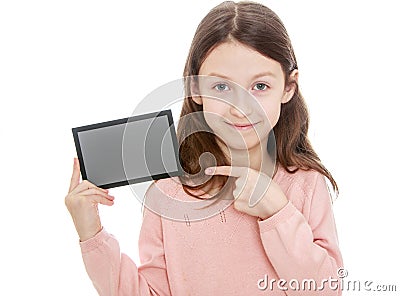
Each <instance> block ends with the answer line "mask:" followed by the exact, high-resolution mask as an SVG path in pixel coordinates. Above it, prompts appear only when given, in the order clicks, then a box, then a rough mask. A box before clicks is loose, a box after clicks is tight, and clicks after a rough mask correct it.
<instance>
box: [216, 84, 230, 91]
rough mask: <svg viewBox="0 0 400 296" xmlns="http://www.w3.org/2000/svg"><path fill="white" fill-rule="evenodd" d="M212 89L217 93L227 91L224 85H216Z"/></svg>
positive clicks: (226, 86) (227, 87)
mask: <svg viewBox="0 0 400 296" xmlns="http://www.w3.org/2000/svg"><path fill="white" fill-rule="evenodd" d="M214 88H215V89H216V90H218V91H226V90H229V86H228V85H226V84H225V83H218V84H217V85H216V86H214Z"/></svg>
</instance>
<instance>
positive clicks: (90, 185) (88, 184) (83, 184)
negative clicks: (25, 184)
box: [72, 180, 108, 194]
mask: <svg viewBox="0 0 400 296" xmlns="http://www.w3.org/2000/svg"><path fill="white" fill-rule="evenodd" d="M91 188H97V189H99V190H101V191H102V192H106V193H108V190H107V189H103V188H100V187H97V186H96V185H94V184H93V183H91V182H90V181H88V180H83V182H81V183H80V184H79V185H78V186H76V187H75V189H73V190H72V193H75V194H78V193H81V192H82V191H84V190H87V189H91Z"/></svg>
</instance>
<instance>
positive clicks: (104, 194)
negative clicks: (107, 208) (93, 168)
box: [79, 187, 114, 200]
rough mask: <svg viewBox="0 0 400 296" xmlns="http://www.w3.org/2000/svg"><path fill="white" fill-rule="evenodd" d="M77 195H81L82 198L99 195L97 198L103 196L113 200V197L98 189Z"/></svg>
mask: <svg viewBox="0 0 400 296" xmlns="http://www.w3.org/2000/svg"><path fill="white" fill-rule="evenodd" d="M79 194H80V195H83V196H89V195H99V196H103V197H105V198H107V199H109V200H114V196H112V195H109V194H107V193H106V192H104V191H102V190H100V188H98V187H93V188H89V189H86V190H84V191H82V192H80V193H79Z"/></svg>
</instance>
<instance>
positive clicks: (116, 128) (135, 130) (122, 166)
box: [73, 110, 181, 188]
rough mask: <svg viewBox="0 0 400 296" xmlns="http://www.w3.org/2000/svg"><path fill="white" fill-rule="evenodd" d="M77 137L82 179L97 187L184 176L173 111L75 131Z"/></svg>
mask: <svg viewBox="0 0 400 296" xmlns="http://www.w3.org/2000/svg"><path fill="white" fill-rule="evenodd" d="M73 134H74V139H75V145H76V148H77V152H78V158H79V162H80V164H81V172H82V177H83V179H87V180H89V181H90V182H92V183H94V184H96V185H97V186H100V187H103V188H111V187H116V186H122V185H127V184H129V183H137V182H143V181H148V180H151V179H160V178H167V177H171V176H177V175H179V174H180V173H181V169H180V165H179V161H178V151H177V140H176V133H175V128H174V125H173V120H172V114H171V111H170V110H164V111H161V112H157V113H151V114H144V115H139V116H135V117H130V118H125V119H119V120H114V121H109V122H104V123H98V124H94V125H89V126H84V127H79V128H74V129H73ZM82 166H83V169H82Z"/></svg>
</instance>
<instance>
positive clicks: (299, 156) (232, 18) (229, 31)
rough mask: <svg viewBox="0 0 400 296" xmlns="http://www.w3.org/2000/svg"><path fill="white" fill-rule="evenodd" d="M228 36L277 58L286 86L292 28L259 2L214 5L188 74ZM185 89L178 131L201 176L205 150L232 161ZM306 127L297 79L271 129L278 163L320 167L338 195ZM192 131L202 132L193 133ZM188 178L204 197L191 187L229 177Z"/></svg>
mask: <svg viewBox="0 0 400 296" xmlns="http://www.w3.org/2000/svg"><path fill="white" fill-rule="evenodd" d="M229 41H235V42H239V43H241V44H244V45H246V46H248V47H250V48H252V49H254V50H256V51H257V52H259V53H261V54H262V55H264V56H266V57H269V58H272V59H273V60H275V61H277V62H279V63H280V65H281V67H282V70H283V72H284V75H285V84H286V85H288V83H289V81H288V80H289V76H290V74H291V72H292V71H293V70H295V69H297V68H298V66H297V61H296V57H295V54H294V51H293V47H292V44H291V41H290V39H289V36H288V33H287V31H286V29H285V27H284V25H283V23H282V21H281V20H280V19H279V17H278V16H277V15H276V14H275V13H274V12H273V11H272V10H271V9H269V8H268V7H266V6H264V5H262V4H259V3H255V2H249V1H243V2H238V3H235V2H232V1H226V2H223V3H221V4H219V5H218V6H216V7H214V8H213V9H212V10H211V11H210V12H209V13H208V14H207V15H206V16H205V17H204V18H203V20H202V21H201V22H200V24H199V26H198V28H197V30H196V32H195V35H194V38H193V41H192V44H191V47H190V50H189V54H188V57H187V60H186V65H185V69H184V72H183V75H184V77H188V76H196V75H198V74H199V70H200V67H201V65H202V63H203V62H204V60H205V59H206V58H207V56H208V54H209V53H210V52H211V51H212V50H213V49H214V48H215V47H216V46H218V45H220V44H221V43H224V42H229ZM185 91H186V97H185V99H184V102H183V106H182V110H181V114H180V121H179V123H178V128H177V136H178V141H179V143H180V148H179V157H180V161H181V166H182V168H183V169H184V171H185V172H186V177H187V176H188V175H199V174H200V175H201V165H200V156H201V155H202V154H203V153H205V152H209V153H211V154H212V155H213V156H214V157H215V160H216V165H230V163H229V159H227V157H226V156H225V155H224V153H223V151H222V150H221V148H220V146H219V145H218V144H217V139H216V135H214V134H213V133H210V132H206V131H204V127H207V126H208V125H207V123H206V121H205V119H204V116H203V115H202V111H203V106H202V105H199V104H196V103H195V102H194V100H193V99H192V97H191V95H190V86H189V85H188V83H186V87H185ZM188 114H192V116H191V117H190V118H191V119H190V120H187V121H186V120H182V118H183V117H184V116H186V115H188ZM193 115H194V116H193ZM308 126H309V115H308V110H307V106H306V103H305V101H304V99H303V96H302V95H301V93H300V91H299V87H298V85H297V83H296V90H295V93H294V95H293V97H292V99H291V100H290V101H289V102H287V103H284V104H282V106H281V114H280V117H279V120H278V122H277V124H276V125H275V127H274V128H273V133H274V136H275V143H276V162H277V164H280V165H281V166H282V167H283V168H284V169H285V170H286V171H287V172H289V173H295V172H296V171H297V170H298V169H304V170H311V169H312V170H316V171H318V172H320V173H321V174H323V175H324V176H325V177H326V178H327V179H328V180H329V181H330V183H331V185H332V188H333V190H334V191H335V192H336V195H338V193H339V190H338V186H337V184H336V182H335V179H334V178H333V177H332V175H331V173H330V172H329V171H328V170H327V169H326V168H325V166H324V165H323V164H322V163H321V160H320V158H319V157H318V155H317V153H316V152H315V151H314V149H313V147H312V145H311V143H310V141H309V139H308V136H307V132H308ZM208 129H209V128H208ZM193 131H200V132H194V133H192V132H193ZM268 142H270V141H269V140H268ZM290 168H294V169H290ZM186 177H185V175H184V176H182V177H180V179H181V181H182V185H183V189H184V191H185V192H186V193H187V194H189V195H191V196H194V197H197V198H201V197H200V195H196V194H192V193H191V191H189V190H193V189H194V190H197V189H202V188H204V187H205V186H206V185H210V184H209V183H210V182H211V185H213V184H221V181H222V184H223V185H225V184H226V182H227V181H228V177H226V176H212V177H211V178H210V179H209V180H208V181H207V182H204V183H203V184H200V185H189V184H187V179H185V178H186Z"/></svg>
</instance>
